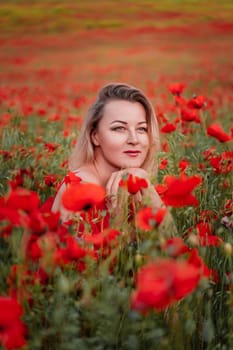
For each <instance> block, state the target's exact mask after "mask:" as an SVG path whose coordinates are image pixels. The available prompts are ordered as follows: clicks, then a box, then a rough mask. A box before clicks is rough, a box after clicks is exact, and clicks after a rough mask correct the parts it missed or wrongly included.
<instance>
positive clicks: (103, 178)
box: [93, 159, 120, 187]
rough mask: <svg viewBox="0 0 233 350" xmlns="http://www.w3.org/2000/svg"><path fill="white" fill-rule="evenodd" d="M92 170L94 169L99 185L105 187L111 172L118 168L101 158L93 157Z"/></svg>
mask: <svg viewBox="0 0 233 350" xmlns="http://www.w3.org/2000/svg"><path fill="white" fill-rule="evenodd" d="M93 170H94V171H95V174H96V176H97V177H98V179H99V182H100V184H101V186H103V187H106V185H107V182H108V180H109V178H110V176H111V175H112V173H113V172H114V171H118V170H120V169H118V168H115V167H113V166H112V165H111V164H107V163H106V162H105V161H104V160H102V159H95V160H94V162H93Z"/></svg>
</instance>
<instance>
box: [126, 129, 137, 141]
mask: <svg viewBox="0 0 233 350" xmlns="http://www.w3.org/2000/svg"><path fill="white" fill-rule="evenodd" d="M128 143H131V144H137V143H138V136H137V133H136V132H135V131H130V132H129V134H128Z"/></svg>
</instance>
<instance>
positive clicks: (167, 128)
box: [160, 123, 176, 134]
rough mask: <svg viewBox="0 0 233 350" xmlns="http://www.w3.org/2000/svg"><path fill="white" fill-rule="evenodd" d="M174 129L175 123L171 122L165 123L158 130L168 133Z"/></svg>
mask: <svg viewBox="0 0 233 350" xmlns="http://www.w3.org/2000/svg"><path fill="white" fill-rule="evenodd" d="M175 130H176V125H175V124H172V123H167V124H165V125H164V126H163V127H162V128H161V129H160V131H161V132H162V133H164V134H169V133H170V132H173V131H175Z"/></svg>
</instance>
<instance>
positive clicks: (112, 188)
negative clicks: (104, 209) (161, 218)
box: [106, 168, 163, 208]
mask: <svg viewBox="0 0 233 350" xmlns="http://www.w3.org/2000/svg"><path fill="white" fill-rule="evenodd" d="M127 175H133V176H137V177H139V178H141V179H144V180H146V182H147V185H148V186H147V188H142V189H141V190H140V191H138V192H137V193H136V194H134V195H131V196H132V198H134V199H135V201H137V202H142V197H144V198H145V199H146V200H148V201H149V202H150V205H152V206H155V207H156V208H159V207H161V206H162V205H163V203H162V201H161V199H160V197H159V195H158V193H157V192H156V190H155V189H154V186H153V185H152V184H151V182H150V180H149V177H148V173H147V172H146V171H145V170H144V169H142V168H127V169H124V170H119V171H116V172H113V173H112V175H111V177H110V178H109V180H108V183H107V185H106V192H107V198H108V199H109V202H110V206H111V207H112V208H115V207H116V206H117V207H121V205H122V204H123V203H122V202H123V198H122V196H121V197H120V198H119V187H120V186H119V184H120V181H121V180H122V179H123V178H124V176H127ZM129 195H130V194H129V193H127V196H129Z"/></svg>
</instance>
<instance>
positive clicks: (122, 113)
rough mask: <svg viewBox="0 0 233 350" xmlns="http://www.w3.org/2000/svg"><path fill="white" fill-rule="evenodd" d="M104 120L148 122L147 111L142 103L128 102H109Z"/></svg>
mask: <svg viewBox="0 0 233 350" xmlns="http://www.w3.org/2000/svg"><path fill="white" fill-rule="evenodd" d="M103 119H106V120H108V121H112V120H115V119H117V120H123V121H126V122H127V121H128V120H131V119H132V120H135V121H138V122H142V121H146V111H145V109H144V107H143V105H142V104H141V103H140V102H131V101H127V100H112V101H109V102H108V103H107V104H106V105H105V107H104V110H103Z"/></svg>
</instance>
